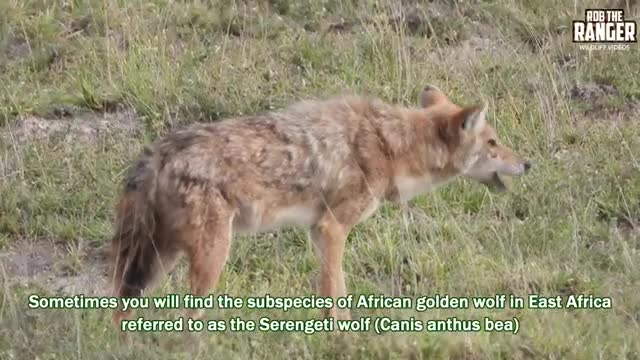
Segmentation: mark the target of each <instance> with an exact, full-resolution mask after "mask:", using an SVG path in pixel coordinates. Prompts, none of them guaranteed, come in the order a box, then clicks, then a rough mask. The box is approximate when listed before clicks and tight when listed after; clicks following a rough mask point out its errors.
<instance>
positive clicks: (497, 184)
mask: <svg viewBox="0 0 640 360" xmlns="http://www.w3.org/2000/svg"><path fill="white" fill-rule="evenodd" d="M483 183H484V184H485V185H487V186H489V187H490V188H493V189H495V190H496V191H499V192H503V191H506V190H507V186H506V185H505V183H504V182H503V181H502V179H500V175H498V173H497V172H494V173H493V175H492V176H491V179H489V180H487V181H484V182H483Z"/></svg>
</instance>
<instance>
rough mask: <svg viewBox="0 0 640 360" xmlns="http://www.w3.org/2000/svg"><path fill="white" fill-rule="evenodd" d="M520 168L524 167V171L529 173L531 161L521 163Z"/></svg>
mask: <svg viewBox="0 0 640 360" xmlns="http://www.w3.org/2000/svg"><path fill="white" fill-rule="evenodd" d="M522 166H524V171H529V169H531V166H532V164H531V161H529V160H525V162H523V163H522Z"/></svg>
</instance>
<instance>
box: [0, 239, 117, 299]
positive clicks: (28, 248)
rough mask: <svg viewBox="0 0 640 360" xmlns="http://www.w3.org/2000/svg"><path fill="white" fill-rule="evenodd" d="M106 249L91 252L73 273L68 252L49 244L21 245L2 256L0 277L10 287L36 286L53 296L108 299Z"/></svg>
mask: <svg viewBox="0 0 640 360" xmlns="http://www.w3.org/2000/svg"><path fill="white" fill-rule="evenodd" d="M107 254H108V253H107V251H106V249H105V248H95V247H92V248H89V249H86V252H85V253H84V255H83V256H82V259H81V265H80V266H79V267H75V270H71V269H70V268H69V267H67V266H64V265H63V264H65V263H68V257H69V251H68V249H67V248H66V247H65V246H62V245H57V244H54V243H53V242H50V241H46V240H45V241H21V242H20V243H18V245H17V246H15V247H13V248H11V249H9V250H6V251H2V252H0V273H1V274H2V275H3V277H4V278H5V279H6V281H8V282H9V283H10V284H31V285H37V286H39V287H42V288H43V289H46V290H47V291H49V292H51V293H52V294H63V295H76V294H85V295H106V294H107V293H108V291H109V286H108V285H109V282H108V272H109V266H108V256H107Z"/></svg>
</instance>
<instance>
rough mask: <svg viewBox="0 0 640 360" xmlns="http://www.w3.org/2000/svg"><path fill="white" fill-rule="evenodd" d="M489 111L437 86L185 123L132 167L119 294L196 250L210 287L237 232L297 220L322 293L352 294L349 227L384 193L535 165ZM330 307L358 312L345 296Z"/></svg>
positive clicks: (195, 273) (193, 281) (196, 289)
mask: <svg viewBox="0 0 640 360" xmlns="http://www.w3.org/2000/svg"><path fill="white" fill-rule="evenodd" d="M485 113H486V107H479V106H471V107H460V106H457V105H455V104H453V103H452V102H451V101H450V100H449V99H448V98H447V97H446V96H445V95H444V94H443V93H442V92H441V91H440V90H439V89H438V88H436V87H434V86H427V87H426V88H425V89H424V90H423V91H422V93H421V95H420V106H419V107H403V106H397V105H391V104H388V103H385V102H383V101H382V100H379V99H375V98H367V97H360V96H351V95H349V96H343V97H336V98H332V99H327V100H320V101H302V102H299V103H296V104H294V105H292V106H290V107H289V108H287V109H285V110H282V111H279V112H273V113H269V114H265V115H256V116H246V117H239V118H233V119H227V120H222V121H218V122H214V123H208V124H202V123H197V124H192V125H189V126H186V127H184V128H182V129H180V130H176V131H174V132H172V133H171V134H169V135H168V136H166V137H164V138H162V139H160V140H159V141H157V142H156V143H155V144H154V145H153V146H151V147H150V148H147V149H145V151H144V152H143V154H142V156H141V157H140V158H139V160H138V161H137V162H136V163H135V164H134V165H133V166H132V167H131V168H130V170H129V172H128V174H127V176H126V179H125V181H124V190H123V193H122V195H121V198H120V200H119V203H118V205H117V207H116V226H115V235H114V237H113V242H112V246H113V261H114V274H113V280H114V288H115V295H116V296H119V297H135V296H141V294H142V291H143V290H144V289H145V288H148V287H149V286H150V285H151V283H152V281H154V280H156V279H158V278H160V277H161V276H159V275H161V274H166V273H167V272H168V271H170V270H171V269H172V267H173V264H174V263H175V260H176V258H177V256H178V254H180V253H185V254H186V255H187V257H188V259H189V262H190V268H189V281H190V287H191V292H192V293H193V295H195V296H206V295H208V293H209V291H210V290H211V289H212V288H213V287H215V286H216V283H217V282H218V278H219V277H220V273H221V272H222V269H223V266H224V264H225V261H226V260H227V257H228V255H229V248H230V243H231V238H232V235H233V233H235V232H248V233H259V232H264V231H270V230H274V229H277V228H279V227H282V226H287V225H298V226H304V227H306V228H308V229H309V234H310V238H311V240H312V242H313V244H314V248H315V250H316V252H317V254H318V258H319V261H320V267H321V270H320V286H319V287H320V295H321V296H325V297H332V298H337V297H340V296H345V295H346V287H345V281H344V274H343V270H342V258H343V254H344V248H345V240H346V238H347V235H348V233H349V231H350V230H351V229H352V228H353V227H354V226H355V225H356V224H357V223H359V222H361V221H363V220H365V219H366V218H367V217H369V216H370V215H371V214H372V213H373V212H374V211H375V210H376V208H377V207H378V205H379V204H380V202H381V201H384V200H388V201H392V202H397V203H403V202H406V201H407V200H410V199H411V198H413V197H415V196H417V195H419V194H421V193H425V192H428V191H430V190H433V189H435V188H436V187H437V186H439V185H441V184H444V183H446V182H448V181H450V180H452V179H454V178H455V177H457V176H464V177H467V178H471V179H475V180H477V181H479V182H481V183H484V184H487V185H491V186H493V187H495V188H497V189H500V190H504V188H505V187H504V183H503V182H502V181H501V179H500V176H499V174H508V175H511V176H518V175H521V174H523V173H524V172H525V171H527V170H528V169H529V168H530V166H531V165H530V163H529V162H528V161H521V160H519V159H518V158H517V157H516V156H515V155H514V154H513V152H512V151H511V150H510V149H509V148H507V147H505V146H504V145H502V144H501V143H500V142H499V141H498V139H497V138H496V133H495V131H494V129H493V128H492V127H491V126H490V125H489V124H488V123H487V122H486V121H485ZM325 315H326V316H331V317H335V318H349V316H350V315H349V312H348V311H347V310H339V309H337V308H336V307H334V308H331V309H328V310H327V313H326V314H325ZM130 316H131V313H130V312H129V313H123V312H116V313H115V314H114V319H113V320H114V322H116V323H117V322H119V321H120V320H121V319H123V318H127V317H130Z"/></svg>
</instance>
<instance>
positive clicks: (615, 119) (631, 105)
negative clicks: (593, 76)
mask: <svg viewBox="0 0 640 360" xmlns="http://www.w3.org/2000/svg"><path fill="white" fill-rule="evenodd" d="M565 95H566V97H567V98H569V99H570V100H573V101H575V102H577V103H579V104H582V105H583V106H584V109H583V110H582V111H580V112H577V113H576V115H577V117H576V120H577V122H584V120H586V121H587V122H588V123H594V122H607V123H609V124H611V123H613V124H616V123H620V122H622V121H625V120H631V119H634V118H637V117H638V116H640V101H639V100H637V99H624V100H622V101H617V102H616V101H612V100H616V98H620V97H621V96H620V95H621V93H620V90H619V89H617V88H616V87H615V86H613V85H609V84H604V83H596V82H583V83H574V84H573V85H572V86H571V87H569V89H568V90H567V91H566V94H565ZM617 100H620V99H617Z"/></svg>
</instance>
